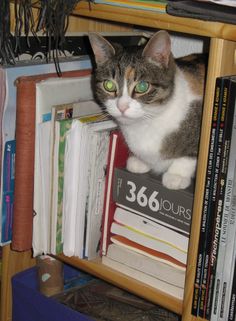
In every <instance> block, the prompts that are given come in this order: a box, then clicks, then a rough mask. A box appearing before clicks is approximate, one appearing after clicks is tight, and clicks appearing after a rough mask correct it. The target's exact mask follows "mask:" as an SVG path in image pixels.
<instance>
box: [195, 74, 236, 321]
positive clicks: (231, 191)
mask: <svg viewBox="0 0 236 321" xmlns="http://www.w3.org/2000/svg"><path fill="white" fill-rule="evenodd" d="M235 101H236V77H235V76H228V77H219V78H217V79H216V85H215V97H214V106H213V114H212V124H211V133H210V147H209V152H208V162H207V171H206V180H205V190H204V199H203V207H202V220H201V230H200V238H199V246H198V257H197V267H196V274H195V286H194V293H193V302H192V314H193V315H196V316H200V317H203V318H205V319H208V320H211V321H225V320H230V321H231V320H235V316H236V300H235V298H236V265H235V261H236V222H235V218H236V215H235V213H236V175H235V165H236V163H235V160H236V109H235Z"/></svg>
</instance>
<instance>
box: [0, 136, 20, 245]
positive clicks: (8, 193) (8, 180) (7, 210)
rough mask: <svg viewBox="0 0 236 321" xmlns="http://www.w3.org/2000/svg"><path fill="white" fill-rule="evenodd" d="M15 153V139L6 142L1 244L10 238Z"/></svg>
mask: <svg viewBox="0 0 236 321" xmlns="http://www.w3.org/2000/svg"><path fill="white" fill-rule="evenodd" d="M15 154H16V150H15V140H12V141H8V142H6V144H5V148H4V161H3V185H2V187H3V188H2V231H1V232H2V237H1V243H2V244H4V243H8V242H9V241H11V239H12V218H13V201H14V195H13V194H14V180H15Z"/></svg>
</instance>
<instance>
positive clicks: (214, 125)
mask: <svg viewBox="0 0 236 321" xmlns="http://www.w3.org/2000/svg"><path fill="white" fill-rule="evenodd" d="M222 93H223V78H220V77H219V78H217V79H216V85H215V94H214V105H213V113H212V121H211V132H210V146H209V151H208V159H207V169H206V178H205V187H204V197H203V208H202V218H201V229H200V236H199V245H198V254H197V264H196V272H195V280H194V288H193V301H192V314H193V315H195V316H198V313H199V309H200V297H201V291H202V288H201V280H202V278H203V267H204V262H205V259H204V254H205V248H206V245H207V244H206V234H207V225H208V222H209V219H208V208H209V203H210V199H211V195H210V194H211V191H212V185H213V173H214V172H213V170H214V167H215V162H216V152H217V149H216V147H217V143H218V139H217V132H218V130H219V126H220V117H221V108H222V104H221V100H222V96H223V95H222Z"/></svg>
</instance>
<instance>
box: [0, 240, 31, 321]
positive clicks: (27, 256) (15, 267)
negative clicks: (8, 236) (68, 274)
mask: <svg viewBox="0 0 236 321" xmlns="http://www.w3.org/2000/svg"><path fill="white" fill-rule="evenodd" d="M33 265H35V260H34V259H33V258H32V255H31V251H28V252H15V251H11V249H10V245H6V246H3V254H2V286H1V312H0V313H1V314H0V315H1V321H11V319H12V308H11V307H12V292H11V278H12V276H13V275H14V274H16V273H18V272H20V271H23V270H25V269H27V268H29V267H32V266H33Z"/></svg>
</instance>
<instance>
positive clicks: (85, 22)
mask: <svg viewBox="0 0 236 321" xmlns="http://www.w3.org/2000/svg"><path fill="white" fill-rule="evenodd" d="M77 20H78V21H80V23H78V24H76V21H77ZM71 25H73V28H72V29H73V31H86V32H87V31H102V30H105V31H110V30H111V31H115V30H123V31H124V30H127V31H130V30H132V28H133V26H143V27H150V28H154V29H165V30H169V31H173V32H179V33H184V34H190V35H197V36H201V37H202V36H203V37H207V38H209V40H210V52H209V63H208V74H207V83H206V91H205V99H204V113H203V119H202V132H201V141H200V151H199V158H198V169H197V177H196V191H195V198H194V208H193V220H192V230H191V237H190V244H189V255H188V267H187V273H186V286H185V295H184V300H183V302H182V301H180V300H176V299H174V298H172V297H170V296H168V295H166V294H164V293H162V292H161V291H157V290H155V289H153V288H151V287H149V286H146V285H144V284H142V283H141V282H138V281H137V280H134V279H131V278H129V277H126V276H124V275H123V274H121V273H118V272H116V271H114V270H112V269H110V268H108V267H105V266H104V265H102V264H101V262H100V261H99V260H98V261H86V260H80V259H78V258H74V257H71V258H69V257H66V256H64V255H60V256H58V257H59V258H60V259H61V260H63V261H64V262H67V263H69V264H71V265H73V266H76V267H78V268H80V269H82V270H85V271H87V272H89V273H92V274H94V275H96V276H98V277H101V278H103V279H105V280H107V281H109V282H112V283H113V284H115V285H117V286H120V287H122V288H124V289H126V290H129V291H131V292H133V293H135V294H137V295H139V296H141V297H144V298H146V299H148V300H150V301H152V302H154V303H156V304H159V305H161V306H163V307H165V308H167V309H169V310H171V311H173V312H176V313H178V314H181V315H182V321H200V320H203V319H200V318H197V317H194V316H192V315H191V305H192V295H193V284H194V278H195V269H196V256H197V250H198V240H199V234H200V233H199V232H200V224H201V211H202V201H203V192H204V183H205V171H206V164H207V153H208V147H209V137H210V124H211V115H212V106H213V98H214V88H215V79H216V77H218V76H223V75H228V74H236V25H232V24H224V23H220V22H208V21H202V20H198V19H189V18H182V17H174V16H170V15H168V14H163V13H157V12H150V11H142V10H135V9H128V8H121V7H114V6H109V5H100V4H90V5H89V4H88V2H87V1H81V2H79V4H78V5H77V6H76V8H75V10H74V12H73V16H72V17H71V19H70V26H71ZM103 25H104V26H105V29H103V28H102V27H101V26H103ZM119 25H120V29H119V27H118V26H119ZM72 29H71V28H70V31H72ZM33 264H34V260H32V258H31V253H29V252H27V253H15V252H13V251H11V250H10V246H9V245H8V246H6V247H4V252H3V274H4V275H6V278H3V286H2V296H5V295H7V297H5V299H4V300H3V302H2V303H3V304H2V311H1V321H10V306H11V302H10V301H11V300H10V297H9V296H10V290H9V289H10V285H9V283H10V277H11V275H13V274H14V273H16V272H18V271H19V270H22V269H24V268H27V267H30V266H32V265H33ZM6 290H7V294H6ZM4 291H5V292H4Z"/></svg>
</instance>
